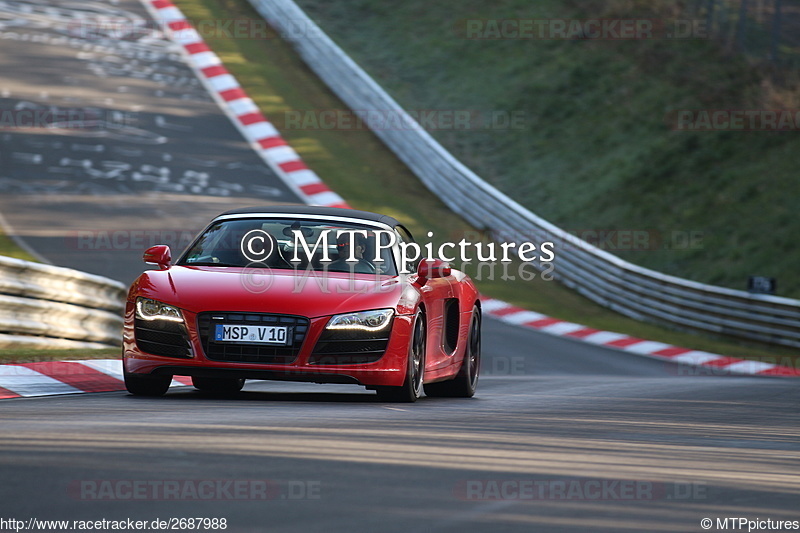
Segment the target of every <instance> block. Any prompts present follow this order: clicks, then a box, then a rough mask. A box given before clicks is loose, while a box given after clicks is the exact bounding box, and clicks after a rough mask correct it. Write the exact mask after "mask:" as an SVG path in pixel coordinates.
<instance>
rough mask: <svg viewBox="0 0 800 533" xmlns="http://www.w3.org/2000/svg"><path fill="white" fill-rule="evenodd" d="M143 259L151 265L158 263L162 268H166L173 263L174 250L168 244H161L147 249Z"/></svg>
mask: <svg viewBox="0 0 800 533" xmlns="http://www.w3.org/2000/svg"><path fill="white" fill-rule="evenodd" d="M142 259H144V262H145V263H147V264H149V265H158V267H159V268H160V269H162V270H166V269H168V268H169V267H170V266H171V265H172V252H170V250H169V246H167V245H166V244H159V245H156V246H151V247H150V248H148V249H147V250H145V251H144V257H143V258H142Z"/></svg>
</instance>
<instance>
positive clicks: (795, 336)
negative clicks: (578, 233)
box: [250, 0, 800, 347]
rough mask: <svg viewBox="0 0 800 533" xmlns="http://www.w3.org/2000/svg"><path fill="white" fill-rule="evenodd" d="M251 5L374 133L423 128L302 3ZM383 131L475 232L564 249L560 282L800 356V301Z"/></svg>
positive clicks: (675, 322) (607, 301)
mask: <svg viewBox="0 0 800 533" xmlns="http://www.w3.org/2000/svg"><path fill="white" fill-rule="evenodd" d="M250 3H251V4H252V5H253V6H254V7H255V8H256V9H257V10H258V11H259V13H260V14H261V15H262V16H263V17H264V18H265V19H266V20H267V21H268V22H269V23H270V24H271V25H272V26H273V27H274V28H276V29H277V30H278V31H279V32H281V33H282V35H283V36H284V37H285V38H286V39H287V40H289V41H290V42H291V43H292V44H293V45H294V46H295V48H296V49H297V51H298V52H299V53H300V55H301V56H302V57H303V59H304V60H305V62H306V63H307V64H308V65H309V67H311V69H312V70H314V71H315V72H316V73H317V75H319V76H320V78H322V80H323V81H325V83H326V84H327V85H328V86H329V87H330V88H331V90H333V91H334V92H335V93H336V94H337V95H338V96H339V97H340V98H341V99H342V100H343V101H344V102H345V103H346V104H347V105H348V106H350V107H351V108H352V109H353V110H354V112H355V113H356V114H359V115H360V116H361V118H363V119H364V122H365V123H366V124H369V120H368V116H367V112H374V111H379V112H387V113H391V116H393V117H398V119H400V118H402V119H404V120H403V121H402V123H404V124H416V122H415V121H414V120H413V119H412V118H411V117H410V116H409V115H408V114H407V113H406V112H405V111H404V110H403V109H402V108H401V107H400V106H399V105H398V104H397V102H395V101H394V100H393V99H392V98H391V97H390V96H389V95H388V94H387V93H386V92H385V91H384V90H383V89H382V88H381V87H380V86H379V85H378V84H377V83H376V82H375V81H374V80H373V79H372V78H371V77H370V76H369V75H367V74H366V72H364V70H362V69H361V68H360V67H359V66H358V65H357V64H356V63H355V62H354V61H353V60H352V59H351V58H350V57H349V56H347V55H346V54H345V53H344V52H343V51H342V50H341V49H340V48H339V47H338V46H337V45H336V44H335V43H334V42H333V41H332V40H331V39H330V38H329V37H328V36H327V35H326V34H324V33H323V32H322V30H321V29H320V28H319V27H318V26H317V25H316V24H315V23H314V22H313V21H312V20H311V19H310V18H308V16H306V14H305V13H304V12H303V11H302V9H300V8H299V7H298V6H297V5H296V4H295V3H294V2H293V1H292V0H250ZM359 110H362V111H359ZM398 122H401V121H400V120H398ZM373 131H374V133H375V134H376V135H377V136H378V137H380V138H381V139H382V140H383V142H384V143H385V144H386V145H387V146H388V147H389V148H390V149H391V150H392V151H394V153H395V154H397V156H398V157H399V158H400V159H401V160H402V161H403V162H405V163H406V165H408V167H409V168H410V169H411V170H412V171H413V172H414V173H415V174H416V175H417V176H418V177H419V178H420V179H421V180H422V182H423V183H425V185H426V186H427V187H428V188H430V189H431V191H433V192H434V193H435V194H436V195H437V196H439V198H441V199H442V201H444V202H445V203H446V204H447V205H448V206H449V207H450V208H451V209H452V210H453V211H455V212H456V213H458V214H460V215H461V216H463V217H464V218H465V219H466V220H468V221H469V222H470V223H471V224H473V225H474V226H475V227H477V228H479V229H483V230H489V231H491V232H493V233H494V235H495V236H496V237H497V238H500V239H504V240H510V239H514V238H515V237H516V238H521V239H523V240H526V241H534V242H536V241H542V242H544V241H553V242H555V243H556V247H555V252H556V253H555V256H556V257H555V260H554V261H553V264H554V266H555V271H554V274H555V276H556V277H557V278H558V279H559V280H560V281H561V282H563V283H564V284H565V285H567V286H569V287H571V288H573V289H575V290H576V291H578V292H579V293H581V294H583V295H584V296H586V297H588V298H590V299H591V300H594V301H595V302H598V303H600V304H602V305H604V306H606V307H609V308H611V309H614V310H615V311H618V312H620V313H622V314H624V315H627V316H630V317H633V318H636V319H640V320H645V321H649V322H655V323H660V324H664V325H668V326H672V327H679V328H684V329H699V330H705V331H711V332H715V333H720V334H725V335H732V336H735V337H740V338H744V339H751V340H758V341H763V342H769V343H774V344H779V345H784V346H793V347H800V300H793V299H788V298H780V297H775V296H768V295H755V294H750V293H747V292H744V291H736V290H732V289H726V288H722V287H716V286H713V285H705V284H701V283H696V282H692V281H688V280H684V279H681V278H677V277H674V276H667V275H664V274H661V273H658V272H655V271H653V270H649V269H646V268H642V267H638V266H636V265H633V264H631V263H628V262H626V261H623V260H621V259H619V258H618V257H615V256H613V255H611V254H609V253H607V252H605V251H603V250H600V249H599V248H597V247H594V246H592V245H590V244H588V243H587V242H585V241H582V240H580V239H578V238H576V237H574V236H572V235H571V234H569V233H567V232H565V231H563V230H561V229H560V228H558V227H556V226H554V225H553V224H550V223H549V222H547V221H546V220H543V219H542V218H540V217H538V216H536V215H535V214H533V213H532V212H530V211H529V210H527V209H526V208H524V207H522V206H521V205H519V204H518V203H517V202H515V201H514V200H512V199H511V198H509V197H508V196H506V195H504V194H503V193H501V192H500V191H498V190H497V189H495V188H494V187H492V186H491V185H489V184H488V183H486V182H484V181H483V180H482V179H481V178H480V177H478V176H477V175H476V174H475V173H474V172H472V171H471V170H470V169H468V168H467V167H466V166H464V165H463V164H461V163H460V162H459V161H458V160H456V159H455V158H454V157H453V156H452V155H451V154H450V153H449V152H447V150H445V149H444V148H443V147H442V146H441V145H440V144H439V143H438V142H436V140H434V139H433V138H432V137H431V136H430V135H429V134H428V133H427V132H426V131H425V130H424V129H422V128H421V127H418V128H408V127H406V128H397V129H390V128H376V129H374V130H373Z"/></svg>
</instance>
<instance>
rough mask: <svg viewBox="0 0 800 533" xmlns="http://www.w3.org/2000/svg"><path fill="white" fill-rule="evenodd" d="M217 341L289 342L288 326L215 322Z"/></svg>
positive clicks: (250, 342) (282, 343) (285, 343)
mask: <svg viewBox="0 0 800 533" xmlns="http://www.w3.org/2000/svg"><path fill="white" fill-rule="evenodd" d="M214 340H215V341H217V342H243V343H247V344H278V345H281V346H285V345H287V344H289V328H288V327H286V326H249V325H248V326H244V325H241V324H217V326H216V329H215V330H214Z"/></svg>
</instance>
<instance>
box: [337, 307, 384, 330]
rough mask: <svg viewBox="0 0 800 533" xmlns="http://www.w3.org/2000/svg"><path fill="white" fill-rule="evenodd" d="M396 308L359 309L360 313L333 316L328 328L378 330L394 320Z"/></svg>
mask: <svg viewBox="0 0 800 533" xmlns="http://www.w3.org/2000/svg"><path fill="white" fill-rule="evenodd" d="M393 315H394V310H392V309H376V310H374V311H359V312H358V313H345V314H343V315H335V316H334V317H333V318H331V320H330V322H328V325H327V326H326V329H351V330H352V329H357V330H362V331H378V330H381V329H383V328H385V327H386V326H388V325H389V323H390V322H391V320H392V316H393Z"/></svg>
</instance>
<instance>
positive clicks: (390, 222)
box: [219, 205, 400, 228]
mask: <svg viewBox="0 0 800 533" xmlns="http://www.w3.org/2000/svg"><path fill="white" fill-rule="evenodd" d="M261 213H267V214H277V215H283V214H286V215H320V216H336V217H349V218H359V219H361V220H369V221H372V222H380V223H382V224H386V225H387V226H390V227H392V228H394V227H395V226H399V225H400V223H399V222H398V221H397V220H395V219H394V218H392V217H390V216H388V215H379V214H378V213H370V212H369V211H357V210H355V209H345V208H342V207H322V206H312V205H265V206H259V207H243V208H240V209H231V210H230V211H225V212H224V213H222V214H221V215H219V216H225V215H251V214H252V215H258V214H261Z"/></svg>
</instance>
